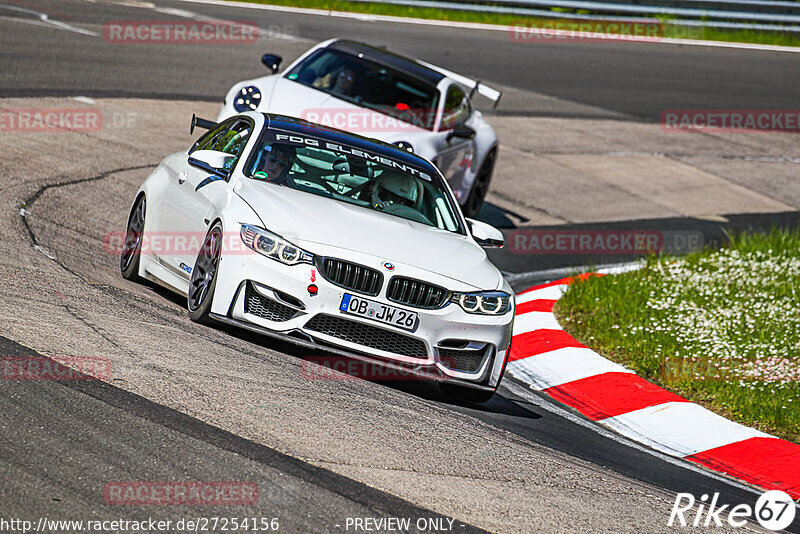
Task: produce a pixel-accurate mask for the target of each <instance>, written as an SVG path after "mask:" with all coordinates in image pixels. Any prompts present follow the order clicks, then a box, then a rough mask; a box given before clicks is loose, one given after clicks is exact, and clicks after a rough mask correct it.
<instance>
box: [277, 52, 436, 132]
mask: <svg viewBox="0 0 800 534" xmlns="http://www.w3.org/2000/svg"><path fill="white" fill-rule="evenodd" d="M286 77H287V78H288V79H290V80H293V81H295V82H297V83H302V84H303V85H307V86H308V87H313V88H315V89H318V90H320V91H323V92H325V93H329V94H332V95H334V96H336V97H337V98H340V99H342V100H346V101H348V102H352V103H353V104H356V105H358V106H362V107H365V108H369V109H372V110H375V111H379V112H381V113H384V114H386V115H389V116H391V117H395V118H397V119H400V120H402V121H404V122H408V123H410V124H413V125H414V126H418V127H420V128H424V129H426V130H433V127H434V126H435V122H436V105H437V103H438V94H439V93H438V91H437V90H436V87H434V86H432V85H430V84H428V83H426V82H424V81H422V80H419V79H417V78H415V77H413V76H409V75H408V74H405V73H402V72H400V71H397V70H394V69H392V68H391V67H387V66H385V65H379V64H378V63H373V62H372V61H368V60H366V59H363V58H358V57H356V56H352V55H350V54H346V53H344V52H340V51H338V50H329V49H324V50H318V51H317V52H314V53H313V54H311V55H310V56H309V57H308V58H306V59H305V60H304V61H302V62H301V63H300V64H299V65H297V66H296V67H295V68H293V69H292V70H291V71H290V72H289V73H288V74H287V75H286Z"/></svg>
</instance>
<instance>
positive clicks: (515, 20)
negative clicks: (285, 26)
mask: <svg viewBox="0 0 800 534" xmlns="http://www.w3.org/2000/svg"><path fill="white" fill-rule="evenodd" d="M230 1H237V2H242V1H244V2H249V3H253V4H267V5H277V6H291V7H301V8H309V9H322V10H327V11H347V12H353V13H366V14H370V15H387V16H395V17H411V18H419V19H431V20H447V21H455V22H479V23H483V24H495V25H500V26H517V25H523V26H527V27H536V28H538V27H543V28H549V27H552V25H553V23H554V20H555V19H548V18H537V17H524V16H519V15H507V14H502V13H476V12H472V11H459V10H455V9H434V8H427V7H412V6H399V5H392V4H386V3H382V2H347V1H338V0H230ZM554 11H560V12H563V11H565V10H556V9H555V8H554ZM576 13H577V12H576ZM585 13H588V12H585ZM585 13H584V11H581V12H580V13H578V14H585ZM607 32H608V33H615V32H614V31H613V29H608V30H607ZM510 34H511V30H509V35H510ZM659 36H660V37H666V38H681V39H700V40H707V41H727V42H740V43H756V44H767V45H780V46H800V36H796V35H794V34H792V33H788V32H787V33H779V32H765V31H754V30H729V31H726V30H720V29H715V28H687V27H685V26H677V25H674V24H670V22H669V20H668V19H665V20H664V25H663V30H662V31H661V32H659ZM622 40H627V39H622ZM519 42H522V43H532V44H535V43H537V42H542V43H546V42H558V41H557V40H556V39H554V38H549V37H544V36H543V37H532V38H528V39H522V40H520V41H519Z"/></svg>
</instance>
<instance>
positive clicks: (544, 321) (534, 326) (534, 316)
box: [512, 312, 563, 336]
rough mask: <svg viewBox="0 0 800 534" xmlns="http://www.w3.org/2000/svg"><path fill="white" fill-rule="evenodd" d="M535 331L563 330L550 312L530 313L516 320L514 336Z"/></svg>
mask: <svg viewBox="0 0 800 534" xmlns="http://www.w3.org/2000/svg"><path fill="white" fill-rule="evenodd" d="M535 330H563V329H562V328H561V325H560V324H558V321H556V317H555V315H553V314H552V313H550V312H528V313H523V314H521V315H517V316H516V317H515V318H514V331H513V332H512V335H514V336H518V335H520V334H525V333H527V332H533V331H535Z"/></svg>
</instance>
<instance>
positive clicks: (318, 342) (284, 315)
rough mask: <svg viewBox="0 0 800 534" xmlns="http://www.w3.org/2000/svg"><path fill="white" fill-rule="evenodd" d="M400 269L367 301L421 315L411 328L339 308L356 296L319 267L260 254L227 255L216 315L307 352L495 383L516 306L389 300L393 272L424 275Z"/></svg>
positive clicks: (216, 296)
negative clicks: (490, 311)
mask: <svg viewBox="0 0 800 534" xmlns="http://www.w3.org/2000/svg"><path fill="white" fill-rule="evenodd" d="M361 260H365V258H361ZM348 261H354V260H348ZM373 261H374V259H373ZM355 262H356V263H360V264H362V265H363V264H365V263H367V264H369V263H368V262H367V261H358V260H355ZM396 269H397V272H392V273H391V274H389V273H387V274H389V276H384V280H383V283H382V287H381V290H380V292H379V293H378V295H377V296H363V298H366V299H369V300H372V301H375V302H379V303H382V304H387V305H389V306H393V307H395V308H399V309H402V310H407V311H410V312H415V313H417V314H418V315H419V323H418V326H417V327H416V328H415V329H414V330H413V331H406V330H404V329H401V328H399V327H394V326H391V325H386V324H382V323H380V322H377V321H373V320H370V319H365V318H362V317H359V316H354V315H351V314H345V313H343V312H341V311H340V310H339V305H340V303H341V302H342V298H343V297H344V294H345V293H350V294H354V295H357V296H358V293H357V292H354V291H351V290H348V289H344V288H342V287H339V286H337V285H335V284H333V283H332V282H329V281H328V280H327V279H325V278H324V277H323V276H322V275H321V273H320V272H319V270H318V269H317V267H316V266H312V265H307V264H300V265H294V266H287V265H283V264H281V263H279V262H276V261H273V260H271V259H268V258H264V257H262V256H260V255H257V254H246V255H240V256H235V257H228V258H225V259H224V261H223V264H221V266H220V269H219V278H218V281H217V288H216V291H215V294H214V301H213V302H214V304H213V308H212V313H213V315H212V316H213V318H214V319H216V320H218V321H221V322H225V323H228V324H235V325H237V326H240V327H243V328H247V329H249V330H253V331H257V332H259V333H262V334H266V335H271V336H273V337H279V338H281V339H284V340H287V341H291V342H293V343H295V344H298V345H300V346H303V347H306V348H309V349H316V350H325V351H328V352H334V353H339V354H341V355H344V356H347V357H351V358H356V359H364V358H366V359H369V360H371V361H375V360H378V361H380V362H381V363H382V364H384V365H386V366H388V367H390V368H391V367H393V366H395V367H397V368H398V369H402V370H403V372H409V370H413V374H414V375H415V376H419V377H420V378H425V379H433V380H451V381H453V382H454V383H456V382H457V383H459V384H462V385H468V386H472V387H478V388H481V389H483V388H489V389H494V388H496V387H497V385H498V384H499V381H500V378H501V374H502V370H503V364H504V362H505V359H506V356H507V351H508V346H509V344H510V341H511V323H512V320H513V317H514V310H513V307H512V309H511V310H509V311H508V312H507V313H506V314H504V315H502V316H479V315H471V314H468V313H466V312H464V311H463V310H462V309H461V308H460V307H459V306H458V305H456V304H452V303H451V304H446V305H445V306H443V307H441V308H439V309H434V310H428V309H420V308H416V307H411V306H404V305H401V304H398V303H396V302H391V301H389V300H388V299H387V298H386V296H385V291H386V287H387V286H388V282H389V277H390V276H391V275H395V274H402V275H404V276H414V277H416V278H421V277H420V272H419V271H416V272H411V271H413V269H411V268H407V267H405V266H401V265H398V266H396ZM312 283H313V284H314V285H316V286H317V288H318V290H317V294H316V295H311V294H309V291H308V286H309V285H310V284H312ZM452 289H453V290H458V291H460V290H467V289H469V288H452Z"/></svg>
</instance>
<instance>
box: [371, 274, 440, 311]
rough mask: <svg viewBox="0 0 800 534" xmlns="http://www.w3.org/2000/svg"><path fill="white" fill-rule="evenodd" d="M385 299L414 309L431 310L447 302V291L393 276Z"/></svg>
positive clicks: (411, 279) (419, 281)
mask: <svg viewBox="0 0 800 534" xmlns="http://www.w3.org/2000/svg"><path fill="white" fill-rule="evenodd" d="M386 298H388V299H389V300H391V301H392V302H398V303H400V304H405V305H407V306H413V307H415V308H425V309H428V310H432V309H434V308H439V307H440V306H441V305H442V304H444V302H445V300H447V290H446V289H445V288H443V287H439V286H435V285H433V284H429V283H427V282H422V281H421V280H414V279H413V278H404V277H402V276H395V277H393V278H392V280H391V281H390V282H389V289H388V290H386Z"/></svg>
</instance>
